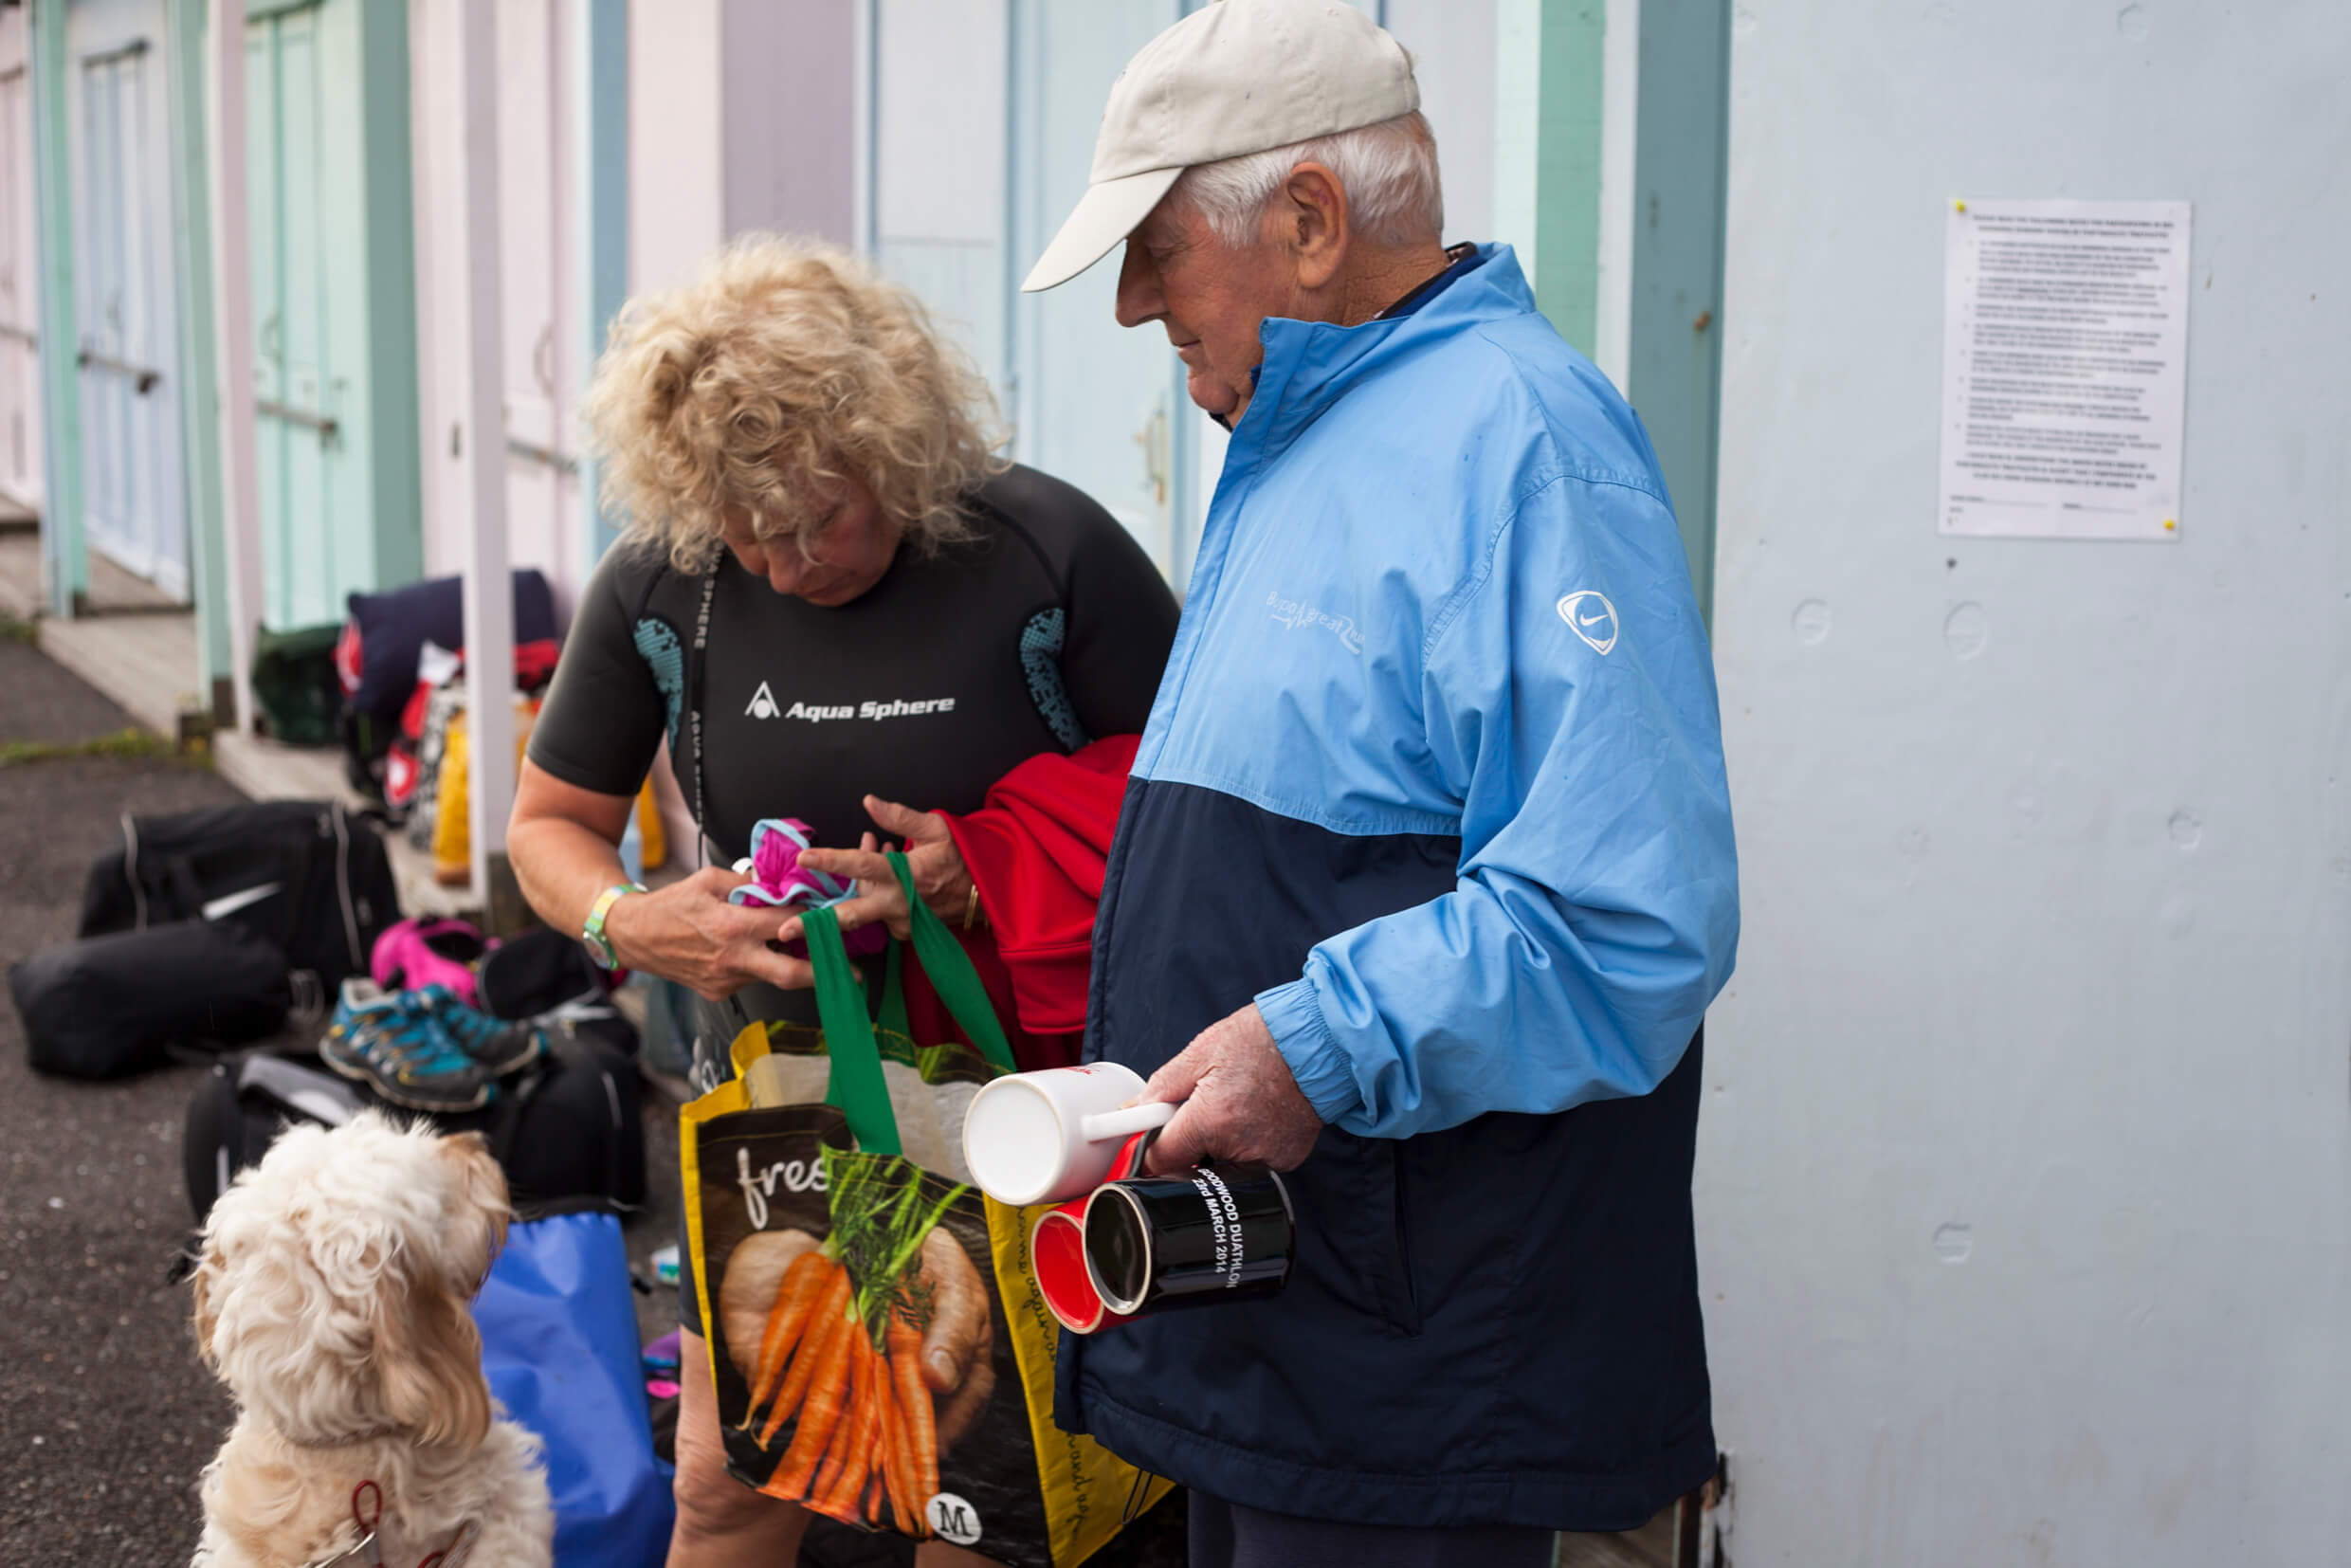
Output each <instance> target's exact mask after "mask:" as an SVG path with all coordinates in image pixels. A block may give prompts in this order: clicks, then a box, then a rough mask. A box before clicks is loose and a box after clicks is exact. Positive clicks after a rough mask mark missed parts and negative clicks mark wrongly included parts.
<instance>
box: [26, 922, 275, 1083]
mask: <svg viewBox="0 0 2351 1568" xmlns="http://www.w3.org/2000/svg"><path fill="white" fill-rule="evenodd" d="M9 995H10V996H11V997H12V998H13V999H14V1001H15V1003H16V1011H17V1013H18V1015H19V1016H20V1017H22V1018H23V1020H24V1024H25V1040H26V1045H27V1051H28V1053H29V1055H30V1058H31V1062H32V1066H33V1067H34V1069H35V1070H36V1071H39V1072H46V1073H55V1074H58V1075H59V1076H61V1077H66V1078H121V1077H125V1076H127V1075H129V1074H131V1073H136V1072H144V1071H146V1070H147V1069H148V1068H151V1067H161V1066H162V1065H163V1064H164V1063H165V1062H167V1061H169V1060H170V1058H171V1052H172V1050H173V1048H175V1047H187V1046H197V1045H210V1046H234V1045H243V1044H246V1042H248V1041H252V1040H258V1039H260V1038H262V1037H263V1036H264V1035H267V1034H274V1033H276V1032H277V1031H278V1030H280V1029H282V1028H283V1027H284V1024H285V1020H286V1014H287V1012H289V1011H290V1010H291V1009H292V1007H293V1004H294V994H293V988H292V984H291V976H290V975H289V974H288V971H287V966H286V961H285V953H284V951H283V950H282V949H281V948H280V947H279V946H278V944H277V943H276V942H274V941H272V940H270V939H268V938H267V937H265V936H263V935H262V934H261V933H259V932H257V931H255V930H253V929H252V928H251V927H249V926H246V925H243V924H240V923H237V922H235V921H203V920H195V921H173V923H171V924H168V925H155V926H150V927H148V928H146V929H145V930H133V931H117V932H110V933H107V934H106V935H103V936H98V937H91V938H87V939H83V940H82V941H78V942H72V943H69V944H67V945H66V946H64V947H59V948H52V949H51V950H50V951H48V952H46V953H41V954H36V955H34V956H33V957H29V958H27V959H26V960H25V961H24V962H22V963H20V964H17V965H15V966H14V967H12V968H11V969H9Z"/></svg>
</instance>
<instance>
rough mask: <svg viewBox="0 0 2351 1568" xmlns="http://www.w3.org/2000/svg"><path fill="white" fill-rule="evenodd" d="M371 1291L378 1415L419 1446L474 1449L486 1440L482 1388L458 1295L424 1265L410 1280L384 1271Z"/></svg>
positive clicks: (475, 1339)
mask: <svg viewBox="0 0 2351 1568" xmlns="http://www.w3.org/2000/svg"><path fill="white" fill-rule="evenodd" d="M375 1288H376V1294H375V1324H374V1327H375V1366H376V1373H377V1376H378V1377H380V1378H381V1379H382V1387H383V1399H384V1413H385V1414H386V1415H387V1416H389V1417H390V1418H391V1419H392V1420H393V1421H396V1422H398V1423H399V1424H400V1426H401V1427H402V1428H403V1429H405V1430H406V1431H410V1433H412V1434H414V1436H415V1438H416V1440H417V1441H418V1442H420V1443H427V1444H450V1445H455V1446H458V1447H462V1448H474V1447H478V1446H479V1445H480V1444H481V1442H482V1440H483V1438H485V1437H487V1436H488V1435H489V1434H490V1386H489V1383H488V1382H487V1381H486V1380H485V1379H484V1378H483V1376H482V1335H481V1333H480V1331H479V1330H477V1329H476V1328H475V1327H474V1323H473V1314H472V1313H471V1312H470V1311H469V1310H467V1306H466V1302H465V1294H464V1288H465V1287H464V1286H461V1285H457V1284H456V1283H455V1282H454V1281H452V1280H450V1279H448V1278H447V1276H446V1275H445V1274H444V1273H443V1272H442V1271H441V1270H440V1269H438V1268H435V1267H429V1264H428V1267H424V1268H422V1269H420V1270H418V1271H417V1272H416V1273H415V1274H414V1275H413V1276H411V1275H410V1270H409V1269H407V1268H402V1267H393V1268H388V1269H386V1270H385V1271H384V1274H383V1276H382V1278H381V1279H380V1280H379V1281H378V1282H377V1284H376V1287H375Z"/></svg>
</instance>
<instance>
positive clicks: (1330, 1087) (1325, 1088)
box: [1257, 979, 1363, 1122]
mask: <svg viewBox="0 0 2351 1568" xmlns="http://www.w3.org/2000/svg"><path fill="white" fill-rule="evenodd" d="M1257 1011H1258V1012H1259V1013H1261V1014H1262V1015H1263V1016H1264V1017H1265V1020H1266V1029H1267V1031H1268V1032H1270V1033H1271V1034H1272V1035H1273V1043H1274V1044H1275V1045H1276V1046H1279V1047H1280V1048H1281V1049H1282V1059H1283V1060H1284V1061H1285V1062H1287V1063H1288V1064H1289V1068H1290V1076H1291V1077H1293V1078H1295V1079H1297V1080H1298V1087H1299V1090H1300V1092H1302V1093H1303V1094H1304V1095H1305V1097H1306V1103H1308V1104H1309V1105H1312V1106H1313V1107H1314V1114H1315V1115H1317V1116H1319V1117H1321V1119H1322V1120H1323V1121H1326V1122H1335V1121H1339V1119H1340V1118H1341V1117H1343V1116H1346V1115H1348V1114H1350V1113H1351V1112H1354V1111H1356V1110H1358V1109H1359V1108H1361V1106H1362V1104H1363V1096H1362V1093H1361V1091H1360V1090H1358V1088H1357V1087H1356V1082H1355V1063H1354V1061H1353V1060H1352V1059H1351V1058H1350V1057H1349V1056H1348V1055H1347V1053H1346V1051H1345V1050H1343V1049H1341V1048H1340V1044H1339V1042H1338V1041H1337V1040H1335V1039H1333V1038H1332V1036H1331V1031H1330V1027H1329V1026H1328V1025H1327V1024H1325V1023H1323V1021H1322V1004H1321V1001H1320V1000H1319V999H1317V997H1316V996H1315V994H1314V982H1313V981H1311V980H1304V979H1299V980H1292V981H1290V982H1289V983H1288V984H1287V985H1278V986H1275V987H1274V988H1273V989H1272V990H1270V991H1261V992H1259V993H1258V994H1257Z"/></svg>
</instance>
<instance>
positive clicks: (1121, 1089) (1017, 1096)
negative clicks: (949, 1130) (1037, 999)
mask: <svg viewBox="0 0 2351 1568" xmlns="http://www.w3.org/2000/svg"><path fill="white" fill-rule="evenodd" d="M1142 1091H1143V1081H1142V1079H1140V1078H1139V1077H1138V1076H1137V1075H1136V1073H1135V1071H1134V1069H1133V1068H1131V1067H1121V1066H1119V1065H1118V1064H1117V1063H1115V1062H1089V1063H1087V1064H1086V1065H1085V1066H1084V1067H1048V1068H1047V1069H1046V1070H1045V1071H1043V1072H1015V1073H1009V1074H1007V1075H1006V1076H1004V1077H1002V1078H998V1079H996V1080H994V1081H993V1082H992V1083H990V1084H988V1085H985V1086H984V1087H982V1088H981V1089H980V1091H979V1092H978V1093H977V1094H975V1095H974V1096H973V1097H972V1104H971V1108H970V1109H969V1110H967V1111H966V1112H964V1116H963V1162H964V1164H965V1165H966V1166H967V1167H969V1169H970V1170H971V1173H972V1179H973V1180H974V1181H975V1182H976V1183H978V1185H979V1190H980V1191H981V1192H983V1193H986V1194H988V1195H989V1196H990V1197H993V1198H994V1199H996V1200H997V1201H998V1202H1000V1203H1013V1204H1030V1203H1059V1202H1061V1201H1063V1200H1064V1199H1066V1198H1073V1197H1083V1196H1084V1195H1085V1194H1087V1193H1090V1192H1092V1191H1093V1190H1094V1189H1095V1188H1097V1187H1099V1186H1101V1185H1102V1184H1103V1178H1104V1177H1106V1176H1108V1175H1109V1174H1110V1165H1111V1162H1112V1161H1113V1160H1115V1159H1117V1158H1118V1157H1119V1145H1120V1144H1121V1142H1122V1141H1124V1140H1126V1139H1128V1138H1131V1137H1132V1136H1134V1135H1135V1134H1137V1133H1139V1132H1145V1131H1148V1130H1149V1129H1151V1128H1154V1127H1164V1126H1165V1125H1167V1123H1168V1121H1169V1120H1170V1119H1171V1118H1173V1117H1174V1116H1175V1106H1174V1105H1171V1104H1167V1103H1163V1102H1157V1101H1155V1102H1153V1103H1149V1104H1144V1105H1127V1104H1126V1102H1127V1101H1129V1100H1132V1099H1134V1098H1135V1097H1136V1096H1137V1095H1139V1094H1140V1093H1142ZM1122 1106H1123V1107H1124V1108H1123V1109H1121V1107H1122Z"/></svg>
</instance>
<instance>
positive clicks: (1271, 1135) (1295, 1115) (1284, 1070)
mask: <svg viewBox="0 0 2351 1568" xmlns="http://www.w3.org/2000/svg"><path fill="white" fill-rule="evenodd" d="M1136 1098H1137V1100H1138V1101H1151V1100H1165V1101H1170V1102H1180V1103H1181V1105H1182V1109H1180V1110H1178V1111H1177V1112H1176V1113H1175V1120H1174V1121H1170V1122H1169V1123H1168V1124H1167V1125H1166V1126H1165V1127H1163V1128H1161V1129H1160V1131H1159V1136H1158V1137H1157V1138H1155V1139H1153V1140H1151V1149H1150V1154H1149V1156H1148V1158H1146V1159H1145V1161H1144V1163H1145V1166H1146V1168H1147V1169H1148V1170H1149V1171H1150V1172H1151V1173H1152V1174H1153V1175H1155V1176H1157V1175H1163V1174H1165V1173H1167V1172H1170V1171H1180V1170H1184V1169H1186V1168H1188V1167H1190V1166H1194V1165H1202V1164H1207V1163H1209V1162H1211V1161H1215V1160H1254V1161H1258V1162H1261V1163H1263V1164H1267V1165H1270V1166H1272V1167H1273V1168H1274V1169H1275V1170H1277V1171H1288V1170H1294V1169H1296V1168H1297V1167H1298V1166H1299V1165H1300V1164H1301V1163H1303V1161H1304V1159H1305V1158H1306V1156H1308V1155H1309V1154H1312V1153H1313V1152H1314V1140H1316V1138H1318V1137H1320V1136H1321V1132H1322V1119H1321V1117H1319V1116H1317V1115H1315V1113H1314V1107H1313V1106H1312V1105H1310V1104H1308V1103H1306V1097H1305V1095H1304V1093H1303V1092H1302V1091H1301V1090H1300V1089H1299V1087H1298V1080H1297V1079H1296V1078H1294V1077H1292V1076H1291V1074H1290V1065H1289V1063H1288V1062H1287V1061H1286V1060H1285V1059H1284V1058H1283V1055H1282V1048H1281V1047H1279V1046H1277V1045H1275V1044H1274V1043H1273V1033H1272V1031H1271V1030H1267V1028H1266V1020H1265V1017H1264V1015H1263V1014H1261V1013H1259V1012H1258V1011H1257V1004H1256V1003H1254V1002H1251V1003H1250V1004H1249V1005H1248V1006H1247V1007H1245V1008H1243V1009H1242V1010H1241V1011H1240V1012H1236V1013H1233V1014H1232V1015H1231V1016H1230V1017H1227V1018H1220V1019H1218V1020H1217V1021H1216V1022H1215V1023H1212V1024H1211V1025H1209V1027H1208V1028H1206V1029H1204V1030H1201V1031H1200V1032H1199V1033H1198V1034H1197V1035H1195V1036H1194V1038H1193V1041H1192V1044H1190V1045H1188V1046H1186V1047H1185V1048H1183V1049H1182V1051H1180V1052H1178V1053H1177V1055H1176V1057H1175V1060H1174V1061H1172V1062H1170V1063H1168V1065H1167V1066H1165V1067H1161V1068H1160V1069H1159V1070H1158V1071H1157V1072H1155V1073H1153V1074H1152V1075H1151V1082H1149V1083H1148V1084H1145V1085H1143V1092H1142V1093H1141V1094H1139V1095H1138V1096H1137V1097H1136Z"/></svg>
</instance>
